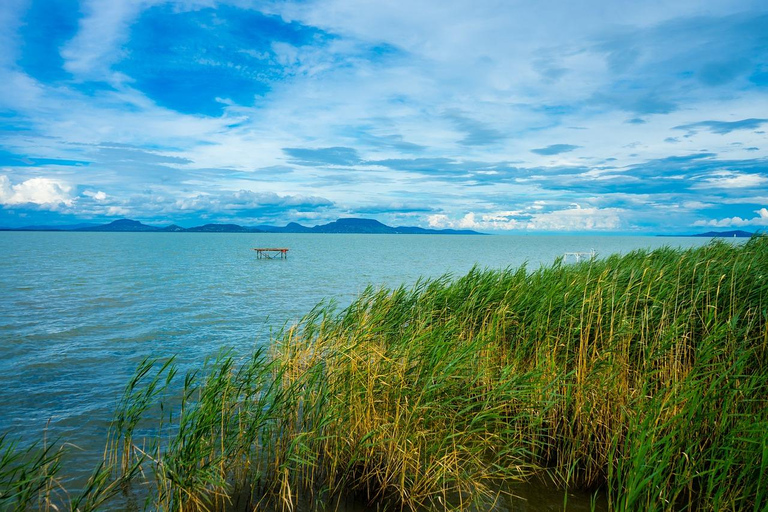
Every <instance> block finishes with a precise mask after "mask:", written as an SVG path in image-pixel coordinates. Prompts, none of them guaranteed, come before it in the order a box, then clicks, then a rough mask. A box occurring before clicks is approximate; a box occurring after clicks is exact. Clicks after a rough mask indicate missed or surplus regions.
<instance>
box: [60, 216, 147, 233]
mask: <svg viewBox="0 0 768 512" xmlns="http://www.w3.org/2000/svg"><path fill="white" fill-rule="evenodd" d="M74 231H123V232H144V231H160V228H156V227H154V226H147V225H146V224H142V223H141V222H139V221H137V220H130V219H120V220H116V221H114V222H110V223H109V224H104V225H101V226H89V227H85V228H78V229H75V230H74Z"/></svg>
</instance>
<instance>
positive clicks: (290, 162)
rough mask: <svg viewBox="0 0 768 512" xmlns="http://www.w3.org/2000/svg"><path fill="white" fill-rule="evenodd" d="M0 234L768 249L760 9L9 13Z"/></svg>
mask: <svg viewBox="0 0 768 512" xmlns="http://www.w3.org/2000/svg"><path fill="white" fill-rule="evenodd" d="M0 27H1V29H0V226H2V227H21V226H29V225H66V224H73V223H79V222H109V221H111V220H116V219H119V218H131V219H135V220H140V221H142V222H145V223H148V224H153V225H167V224H171V223H176V224H179V225H182V226H185V227H190V226H194V225H200V224H204V223H213V222H234V223H237V224H240V225H245V226H256V225H262V224H272V225H285V224H287V223H288V222H299V223H302V224H305V225H309V226H312V225H316V224H322V223H326V222H330V221H333V220H335V219H337V218H340V217H365V218H373V219H377V220H379V221H381V222H384V223H386V224H389V225H393V226H398V225H410V226H422V227H433V228H469V229H475V230H479V231H483V232H493V233H495V232H498V233H504V232H508V233H549V232H553V233H566V232H567V233H572V232H600V233H625V234H673V233H696V232H701V231H709V230H713V229H716V230H725V229H743V230H748V231H755V230H765V229H766V226H768V135H767V134H766V133H767V132H768V3H766V2H765V0H759V1H749V0H743V1H740V0H676V1H675V2H669V1H668V0H663V1H662V0H659V1H657V0H631V1H627V0H601V1H596V0H581V1H579V2H573V1H567V0H557V1H555V0H540V1H536V2H530V1H517V0H504V1H495V0H485V1H479V2H478V1H464V0H461V1H456V0H434V1H430V0H408V1H402V0H388V1H381V0H376V1H368V0H317V1H313V0H309V1H295V0H286V1H278V0H274V1H250V0H232V1H216V0H177V1H171V0H169V1H164V0H3V1H2V2H0Z"/></svg>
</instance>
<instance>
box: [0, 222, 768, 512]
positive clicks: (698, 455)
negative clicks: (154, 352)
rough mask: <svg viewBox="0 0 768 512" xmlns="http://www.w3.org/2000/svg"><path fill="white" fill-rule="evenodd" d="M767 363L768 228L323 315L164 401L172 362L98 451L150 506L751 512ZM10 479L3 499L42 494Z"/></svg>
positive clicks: (446, 284) (365, 301) (474, 280)
mask: <svg viewBox="0 0 768 512" xmlns="http://www.w3.org/2000/svg"><path fill="white" fill-rule="evenodd" d="M767 356H768V238H767V237H755V238H753V239H751V240H750V241H749V242H747V243H746V244H744V245H742V246H733V245H729V244H725V243H712V244H710V245H708V246H706V247H703V248H698V249H690V250H673V249H660V250H655V251H652V252H649V251H635V252H632V253H630V254H627V255H625V256H611V257H608V258H606V259H603V260H597V259H593V260H591V261H587V262H582V263H579V264H575V265H565V264H563V263H562V261H558V262H556V263H555V264H554V265H553V266H550V267H544V268H540V269H537V270H535V271H528V270H527V269H525V268H519V269H507V270H480V269H473V270H472V271H471V272H470V273H469V274H467V275H466V276H463V277H461V278H458V279H450V278H448V277H444V278H441V279H437V280H428V281H421V282H419V283H417V284H416V285H415V286H414V287H412V288H404V287H401V288H397V289H392V290H390V289H373V288H370V289H368V290H366V291H365V292H364V293H363V294H361V296H360V297H359V298H358V299H357V300H356V301H355V302H354V303H353V304H351V305H350V306H349V307H347V308H345V309H344V310H343V311H336V310H335V309H334V308H333V307H332V306H330V305H327V304H325V305H320V306H318V307H317V308H316V309H315V310H314V311H312V312H311V313H310V314H309V315H307V316H306V317H305V318H304V319H303V320H302V321H301V322H299V323H298V324H297V325H295V326H293V327H291V328H289V329H286V330H284V331H283V332H281V333H280V334H279V335H278V336H277V337H276V339H275V340H274V341H273V344H272V346H271V347H270V349H269V351H268V352H264V351H257V352H256V353H255V354H254V355H253V356H252V357H251V358H250V359H249V360H247V361H244V362H243V361H241V362H237V361H236V360H235V358H233V357H231V356H226V355H225V356H222V357H220V358H218V359H217V360H215V361H213V362H211V363H210V364H208V365H206V367H205V368H203V369H202V370H201V371H200V372H199V373H195V374H190V375H187V377H186V378H185V381H184V384H183V390H182V391H181V392H180V394H179V396H180V398H178V399H177V400H170V401H169V400H166V399H161V397H162V396H165V395H164V394H163V393H162V392H161V391H162V390H163V389H165V388H166V387H167V386H170V385H172V384H171V382H172V380H173V376H174V373H175V369H174V366H173V364H172V363H167V364H166V365H165V366H162V367H159V366H157V365H158V364H159V363H158V364H156V365H155V366H153V365H152V364H151V363H147V364H145V365H142V367H141V368H140V370H139V373H137V378H136V379H134V381H132V383H131V386H130V387H129V390H128V391H127V392H126V395H125V396H126V398H125V400H124V402H123V403H122V404H121V406H120V413H119V414H118V416H117V419H116V423H115V425H114V427H115V428H114V429H113V431H112V435H111V437H110V442H109V444H108V450H107V454H106V455H105V460H106V461H107V467H108V469H109V472H108V474H109V475H111V476H110V478H112V479H115V478H123V479H124V482H133V483H134V485H136V484H137V483H143V484H149V485H150V487H149V488H150V489H151V490H150V491H147V492H146V493H145V494H146V498H147V503H148V504H149V507H150V508H153V509H163V510H227V509H241V510H245V509H253V508H254V507H259V506H267V504H269V507H272V508H273V509H275V508H276V509H282V510H298V509H304V508H307V505H308V504H310V503H312V504H315V507H316V508H317V507H319V505H317V504H318V503H324V504H325V505H326V506H329V507H331V508H332V507H333V503H334V500H337V499H339V498H340V497H345V496H350V495H352V496H356V497H357V498H358V499H362V500H365V501H367V502H368V503H371V504H374V503H375V504H376V505H377V506H379V507H383V508H387V507H389V508H392V509H395V508H396V509H410V510H421V509H430V510H442V509H462V510H466V509H476V510H490V509H492V508H493V507H494V506H495V504H496V501H497V500H498V498H499V496H500V494H502V493H505V492H507V490H508V489H509V487H508V484H509V483H511V482H519V481H523V480H526V479H529V478H544V479H547V480H550V481H551V482H552V483H553V484H555V485H558V486H561V487H565V488H570V489H588V490H592V491H594V492H597V493H600V494H602V495H603V496H605V497H606V500H607V503H608V506H609V508H610V509H611V510H617V511H629V510H660V511H666V510H755V511H757V510H764V509H765V508H766V507H768V491H767V490H766V489H768V476H767V475H768V407H766V398H767V397H768V359H767ZM153 368H154V370H155V371H154V373H153V371H152V369H153ZM156 402H157V403H156ZM152 404H154V407H155V408H156V409H159V408H160V407H162V409H161V410H162V415H161V416H162V418H163V419H162V420H161V421H160V423H159V425H157V426H156V427H155V428H154V430H152V432H153V434H152V435H150V436H148V437H145V438H144V439H142V440H141V441H139V440H138V439H137V434H136V432H138V431H139V430H137V429H136V427H137V425H139V424H140V423H141V422H142V421H146V417H147V416H148V412H147V411H149V410H150V409H151V408H152ZM166 416H167V417H166ZM142 418H144V419H142ZM40 457H41V458H39V460H40V461H41V462H40V463H39V464H38V465H37V466H39V467H44V466H45V465H46V464H50V461H49V460H48V458H49V457H50V454H48V453H44V454H42V455H40ZM47 457H48V458H47ZM37 466H36V467H37ZM3 471H4V470H3V466H0V484H2V485H5V486H6V488H8V489H11V491H10V493H9V491H0V498H3V499H17V497H18V496H26V495H28V494H30V493H32V494H34V493H37V494H38V495H39V494H40V492H42V491H41V489H42V487H40V486H39V483H38V480H36V478H37V476H35V475H38V474H40V473H39V472H35V471H31V472H30V473H29V474H30V475H32V476H31V477H29V478H26V479H21V480H20V479H19V478H16V479H15V480H14V478H15V477H4V475H6V474H10V473H8V472H7V471H6V472H5V473H3ZM2 478H6V480H8V481H12V482H17V483H11V484H6V480H1V479H2ZM26 482H29V483H26ZM107 485H108V483H107V480H105V483H104V484H103V486H107ZM128 486H129V485H127V484H126V487H128ZM113 488H114V486H113V487H110V488H109V489H113ZM13 489H17V490H13ZM1 493H5V494H1ZM23 493H26V494H23ZM100 503H101V502H100Z"/></svg>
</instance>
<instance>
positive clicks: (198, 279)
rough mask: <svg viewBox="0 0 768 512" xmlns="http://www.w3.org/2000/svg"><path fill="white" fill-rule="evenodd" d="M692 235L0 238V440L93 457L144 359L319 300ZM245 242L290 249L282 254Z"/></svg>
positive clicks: (214, 339) (252, 330) (258, 338)
mask: <svg viewBox="0 0 768 512" xmlns="http://www.w3.org/2000/svg"><path fill="white" fill-rule="evenodd" d="M708 241H709V240H708V239H700V238H655V237H587V236H579V237H571V236H437V235H331V234H263V235H259V234H222V233H211V234H208V233H186V234H180V233H49V232H42V233H41V232H0V382H1V383H2V385H0V411H2V414H0V433H3V432H8V433H10V435H11V437H12V438H20V439H21V442H22V444H24V443H27V442H31V441H34V440H37V439H40V438H41V437H42V435H43V432H44V431H45V430H46V428H47V435H48V437H49V438H54V437H60V438H61V439H62V440H65V441H67V442H71V443H73V444H75V445H77V446H79V447H81V448H82V449H83V451H82V452H78V453H79V455H77V454H76V455H74V457H75V458H79V460H80V462H81V463H82V464H81V465H82V466H84V467H88V468H91V467H93V465H92V464H91V465H89V464H88V462H89V461H90V460H91V459H92V460H94V461H95V460H98V457H100V455H101V450H102V449H103V442H104V432H105V430H106V427H107V425H108V423H109V420H110V418H111V416H110V415H111V411H112V409H113V406H114V404H115V402H116V400H117V398H118V397H119V396H120V394H121V392H122V388H123V385H124V384H125V383H126V381H127V379H128V377H129V376H130V375H131V374H132V372H133V370H134V369H135V367H136V365H137V363H138V362H139V361H140V360H141V359H143V358H144V357H145V356H148V355H152V356H170V355H177V356H178V360H179V362H180V364H181V366H182V368H181V370H182V371H183V370H185V369H188V368H191V367H196V366H198V365H200V364H201V363H202V362H203V360H204V359H205V358H206V357H207V356H210V355H212V354H215V353H216V352H217V351H219V350H220V349H221V348H224V347H226V348H231V349H232V350H234V351H235V352H236V353H242V354H246V353H248V352H249V351H250V350H252V349H253V347H254V346H257V345H265V344H268V343H269V340H270V333H271V332H273V331H275V330H277V329H279V328H280V327H281V326H283V325H284V324H285V323H286V322H289V323H290V322H294V321H296V320H297V319H298V318H300V316H301V315H302V314H304V313H306V312H308V311H309V310H310V309H311V308H312V307H313V306H314V305H315V304H317V303H318V302H319V301H321V300H323V299H333V300H336V301H337V302H338V303H339V304H340V305H342V306H343V305H345V304H348V303H349V302H350V301H351V300H352V298H353V297H354V296H355V295H356V294H357V293H359V292H360V291H361V290H363V289H364V288H365V287H366V286H367V285H369V284H374V285H377V286H378V285H390V286H397V285H399V284H402V283H405V284H413V283H414V282H415V281H416V280H417V279H418V278H419V277H420V276H426V277H436V276H440V275H443V274H445V273H452V274H454V275H461V274H463V273H465V272H466V271H468V270H469V269H470V268H472V266H473V265H476V264H477V265H479V266H481V267H490V268H503V267H508V266H513V267H516V266H519V265H521V264H523V263H524V262H528V264H529V266H531V267H538V266H539V265H541V264H550V263H552V262H553V261H554V260H555V258H556V257H558V256H560V255H562V254H563V253H564V252H589V251H591V250H593V249H594V250H595V251H596V252H597V254H598V257H599V256H600V255H607V254H610V253H613V252H626V251H629V250H632V249H636V248H644V247H658V246H662V245H671V246H695V245H701V244H704V243H707V242H708ZM253 247H288V248H290V251H289V252H288V258H287V259H286V260H263V259H261V260H260V259H257V258H256V253H255V252H254V251H252V250H251V249H252V248H253Z"/></svg>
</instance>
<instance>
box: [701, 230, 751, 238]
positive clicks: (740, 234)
mask: <svg viewBox="0 0 768 512" xmlns="http://www.w3.org/2000/svg"><path fill="white" fill-rule="evenodd" d="M752 235H754V233H750V232H749V231H741V230H739V229H737V230H735V231H707V232H706V233H699V234H697V235H691V236H701V237H707V238H713V237H717V238H734V237H735V238H749V237H751V236H752Z"/></svg>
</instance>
